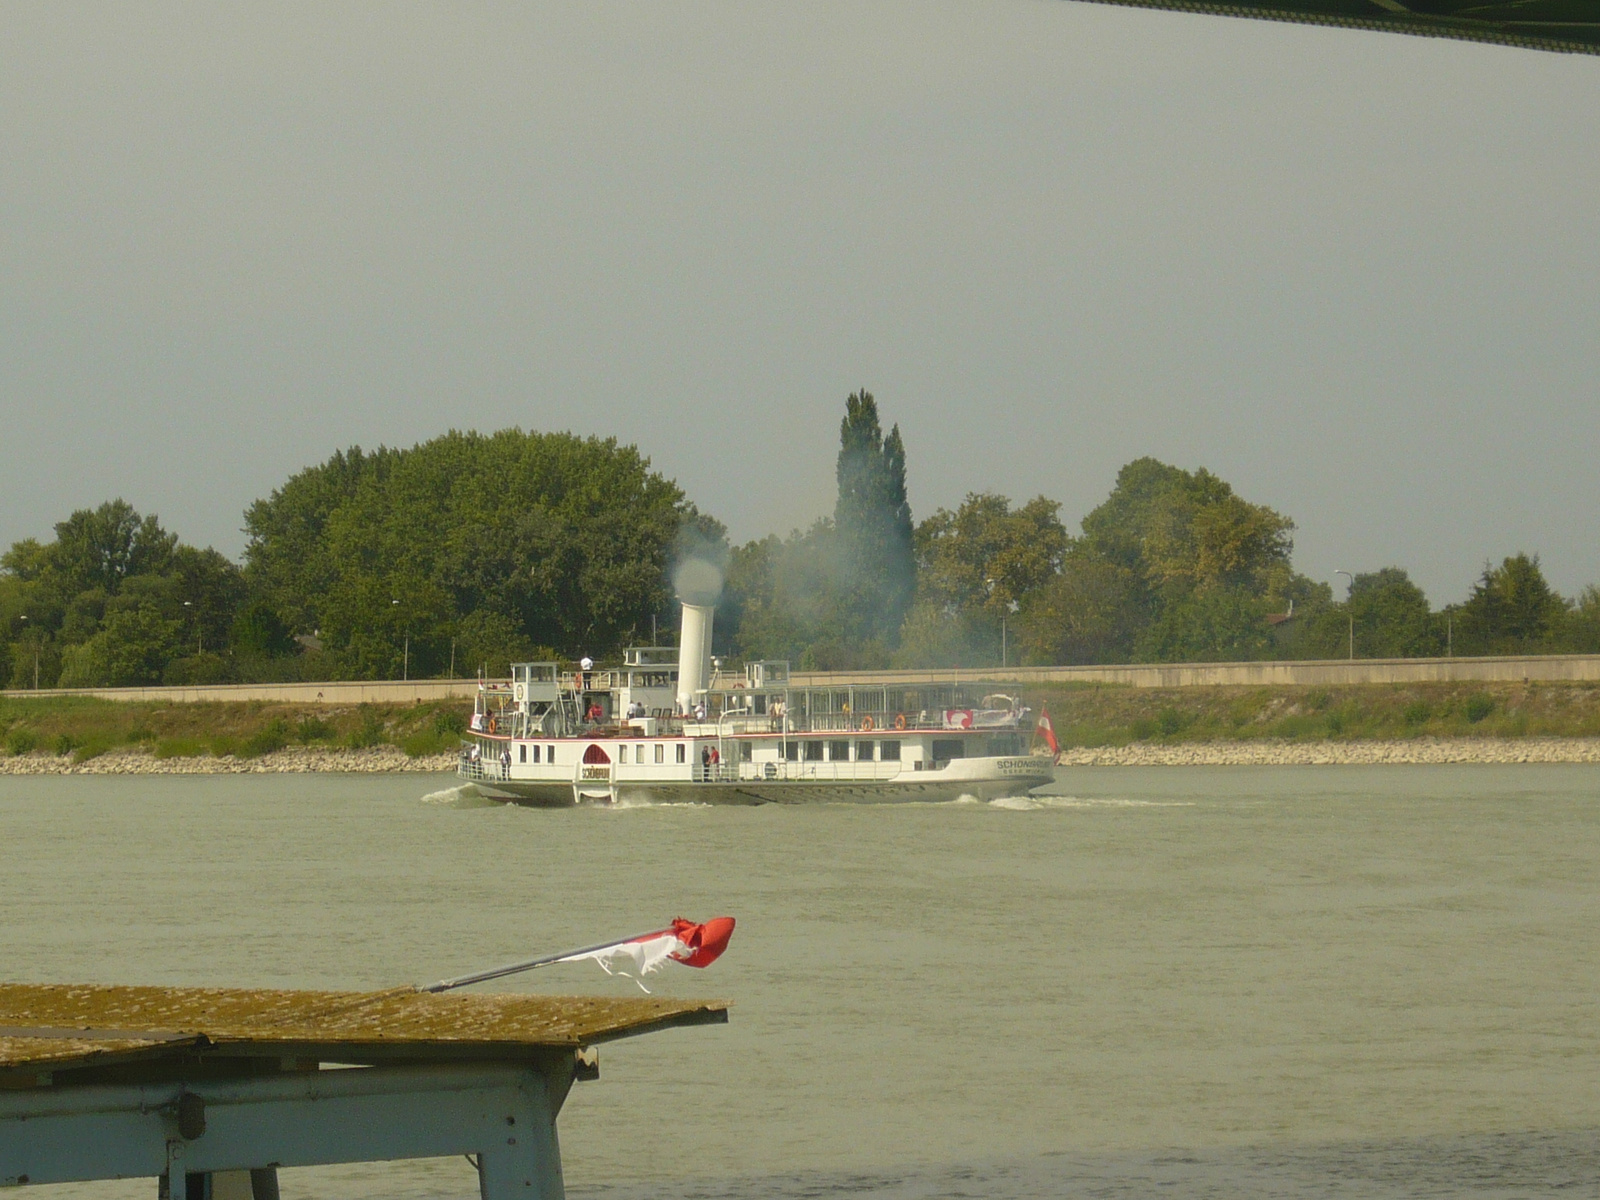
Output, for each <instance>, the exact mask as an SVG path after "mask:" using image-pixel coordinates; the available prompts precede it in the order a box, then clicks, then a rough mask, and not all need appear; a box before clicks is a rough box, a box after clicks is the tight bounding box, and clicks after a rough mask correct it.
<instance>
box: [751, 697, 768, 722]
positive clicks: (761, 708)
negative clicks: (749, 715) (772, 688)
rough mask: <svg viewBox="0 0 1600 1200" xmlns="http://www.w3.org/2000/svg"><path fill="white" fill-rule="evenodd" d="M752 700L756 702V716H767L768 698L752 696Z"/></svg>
mask: <svg viewBox="0 0 1600 1200" xmlns="http://www.w3.org/2000/svg"><path fill="white" fill-rule="evenodd" d="M750 699H751V700H753V701H754V702H755V711H756V715H757V716H758V717H759V716H765V715H766V712H767V698H766V697H765V696H752V697H750Z"/></svg>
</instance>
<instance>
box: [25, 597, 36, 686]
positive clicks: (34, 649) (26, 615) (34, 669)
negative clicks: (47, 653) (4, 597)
mask: <svg viewBox="0 0 1600 1200" xmlns="http://www.w3.org/2000/svg"><path fill="white" fill-rule="evenodd" d="M22 620H23V622H24V623H26V621H27V620H28V614H27V613H23V614H22ZM33 690H34V691H36V692H37V691H38V690H39V639H38V638H34V639H33Z"/></svg>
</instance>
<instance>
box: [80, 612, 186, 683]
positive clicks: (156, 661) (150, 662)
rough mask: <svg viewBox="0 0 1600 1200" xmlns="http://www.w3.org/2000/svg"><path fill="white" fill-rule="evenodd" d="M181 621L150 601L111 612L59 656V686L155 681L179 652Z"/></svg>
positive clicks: (159, 679)
mask: <svg viewBox="0 0 1600 1200" xmlns="http://www.w3.org/2000/svg"><path fill="white" fill-rule="evenodd" d="M182 628H183V627H182V623H181V622H179V621H173V620H168V619H167V618H165V617H163V616H162V615H161V611H160V609H159V607H158V606H157V605H155V604H152V603H140V604H134V605H125V606H121V607H117V608H114V609H112V610H110V611H109V612H108V613H107V614H106V617H105V621H104V623H103V624H102V626H101V628H100V629H99V631H98V632H96V633H95V634H94V636H93V637H91V638H89V639H88V640H87V641H85V642H82V643H80V644H78V645H76V646H72V647H70V648H69V649H68V650H67V651H66V653H65V655H64V656H63V660H62V665H61V678H60V686H62V687H129V686H133V685H136V684H149V683H160V682H161V679H162V674H163V672H164V671H165V669H166V666H167V663H168V662H169V661H170V660H171V659H173V658H174V657H176V656H177V655H178V654H179V652H180V649H181V647H180V643H179V638H180V637H181V636H182Z"/></svg>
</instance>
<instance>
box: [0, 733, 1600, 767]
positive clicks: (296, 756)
mask: <svg viewBox="0 0 1600 1200" xmlns="http://www.w3.org/2000/svg"><path fill="white" fill-rule="evenodd" d="M1431 763H1600V738H1408V739H1405V740H1396V741H1351V742H1274V741H1256V742H1179V743H1175V744H1171V745H1159V744H1152V743H1149V742H1135V743H1133V744H1131V745H1127V746H1096V747H1082V746H1079V747H1072V748H1069V749H1067V750H1064V751H1062V754H1061V759H1060V764H1061V765H1062V766H1064V767H1234V766H1361V765H1378V764H1431ZM455 767H456V755H455V754H454V753H453V752H451V753H445V754H431V755H424V756H422V757H420V758H411V757H409V756H407V755H406V754H405V752H404V751H402V750H400V749H398V748H397V747H394V746H374V747H372V748H370V749H367V750H335V749H317V748H313V747H305V746H299V747H293V748H291V749H286V750H275V751H273V752H272V753H271V754H263V755H261V756H260V757H258V758H233V757H225V758H212V757H210V756H208V755H200V756H196V757H193V758H157V757H156V756H155V755H153V754H151V753H150V752H149V751H148V750H141V749H134V748H130V747H123V748H119V749H116V750H109V751H107V752H106V753H104V754H101V755H97V756H96V757H94V758H91V759H89V760H87V761H86V762H81V763H75V762H73V761H72V756H71V755H67V754H42V753H37V752H35V753H32V754H21V755H14V756H9V757H0V775H271V774H285V773H291V774H292V773H310V772H329V773H340V772H348V773H354V774H383V773H392V772H399V771H404V772H408V773H418V774H427V773H431V774H442V773H445V772H452V771H454V770H455Z"/></svg>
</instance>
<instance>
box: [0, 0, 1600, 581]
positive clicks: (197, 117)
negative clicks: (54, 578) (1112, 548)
mask: <svg viewBox="0 0 1600 1200" xmlns="http://www.w3.org/2000/svg"><path fill="white" fill-rule="evenodd" d="M1597 112H1600V59H1596V58H1581V57H1567V56H1560V55H1550V54H1540V53H1534V52H1528V51H1519V50H1512V49H1506V48H1501V47H1485V46H1476V45H1471V44H1467V43H1458V42H1448V41H1438V40H1433V39H1420V38H1402V37H1395V36H1386V35H1380V34H1372V33H1362V32H1351V31H1342V30H1328V29H1312V28H1303V27H1297V26H1290V25H1277V24H1265V23H1256V22H1247V21H1239V20H1229V19H1224V18H1213V17H1198V16H1186V15H1176V14H1168V13H1157V12H1147V11H1140V10H1132V9H1121V8H1114V7H1101V6H1096V5H1090V4H1079V3H1071V2H1061V0H1035V2H1024V0H1016V2H998V0H997V2H991V3H982V4H979V3H964V4H954V3H944V4H936V3H918V4H910V3H877V4H868V3H862V2H860V0H852V2H850V3H841V4H819V3H816V2H814V0H807V2H806V3H803V4H784V5H777V4H749V3H746V4H678V3H664V2H662V0H650V2H648V3H638V4H632V3H616V4H593V3H584V4H574V5H551V4H537V5H528V4H514V5H505V6H497V5H489V4H477V5H462V4H458V5H444V4H440V5H434V6H413V7H405V6H400V5H383V6H375V7H369V8H362V7H358V6H357V5H354V4H341V5H310V4H302V5H296V6H293V7H275V6H271V5H266V4H251V5H230V6H216V5H194V6H191V7H165V6H155V5H143V6H135V5H106V6H103V7H92V8H91V7H84V6H79V5H76V4H67V3H52V4H48V5H24V4H11V5H7V6H5V7H3V8H0V114H3V119H0V417H3V420H0V543H4V544H9V543H10V542H11V541H12V540H14V539H16V538H19V537H24V536H28V535H34V536H47V535H48V534H49V532H50V527H51V525H52V524H53V523H54V522H55V521H58V520H60V519H62V518H63V517H64V516H65V515H66V514H67V513H68V512H69V511H70V510H72V509H73V508H76V507H83V506H87V505H92V504H96V503H98V502H100V501H101V500H104V499H107V498H109V497H111V496H115V495H121V496H124V497H126V498H127V499H128V500H129V501H130V502H132V503H133V504H134V505H135V506H136V507H138V508H139V509H141V510H142V511H152V510H153V511H156V512H159V513H160V515H161V518H162V520H163V522H164V523H165V524H166V525H167V526H168V527H169V528H171V529H174V530H176V531H178V532H179V533H181V534H182V536H183V537H184V538H185V539H187V540H190V541H194V542H197V543H200V544H207V543H210V544H215V545H216V546H217V547H218V548H219V549H221V550H224V551H226V552H228V553H230V554H237V553H238V552H239V551H240V550H241V548H242V546H243V543H244V538H243V536H242V534H241V533H240V532H239V527H240V525H241V523H242V520H241V513H242V510H243V508H244V506H245V505H246V504H247V503H248V502H249V501H250V500H251V499H252V498H254V497H257V496H261V495H265V494H266V493H267V492H268V491H269V490H270V489H271V488H273V487H274V486H276V485H277V484H279V483H280V482H282V480H284V479H285V478H286V477H287V476H288V475H289V474H291V473H292V472H294V471H295V470H297V469H299V468H301V467H303V466H306V465H308V464H310V463H313V462H318V461H321V460H323V459H325V458H326V457H327V456H328V455H329V454H330V453H332V452H333V451H334V450H335V449H338V448H340V447H344V446H347V445H350V444H352V443H359V444H361V445H363V446H374V445H376V444H378V443H380V442H384V443H388V444H390V445H410V444H412V443H413V442H415V441H418V440H421V439H425V438H428V437H431V436H433V435H435V434H437V433H440V432H442V431H444V430H446V429H449V428H451V427H456V428H476V429H481V430H492V429H496V428H501V427H504V426H506V425H512V424H517V425H522V426H524V427H531V428H536V429H572V430H575V431H577V432H580V433H599V434H605V435H616V436H617V437H619V438H622V439H624V440H627V441H634V442H637V443H638V444H639V445H640V447H641V448H642V449H643V450H644V452H645V453H647V454H648V455H649V456H650V457H651V458H652V459H653V461H654V462H655V464H656V466H657V467H658V468H660V469H661V470H662V471H664V472H665V473H666V474H668V475H670V476H672V477H674V478H676V479H677V480H678V482H679V483H680V484H681V485H682V486H683V487H684V488H685V489H686V490H687V492H688V493H689V495H690V496H691V497H692V498H693V499H694V500H695V501H696V502H697V503H699V504H700V505H701V506H702V507H704V508H706V509H708V510H709V511H711V512H713V513H714V514H716V515H717V516H719V517H721V518H722V519H723V520H724V521H726V522H727V524H728V526H729V527H730V529H731V531H732V533H733V535H734V537H735V538H737V539H740V540H743V539H746V538H750V537H754V536H758V535H761V534H764V533H766V532H769V531H786V530H787V529H789V528H790V527H792V526H794V525H798V524H804V523H806V522H808V521H809V520H810V519H811V518H813V517H815V516H817V515H819V514H821V513H823V512H826V511H829V510H831V506H832V491H833V456H834V453H835V450H836V447H837V426H838V420H839V416H840V414H841V412H842V406H843V400H844V397H845V395H846V393H847V392H849V391H850V390H852V389H854V388H856V387H860V386H865V387H867V388H869V389H870V390H871V391H873V392H874V393H875V394H876V396H877V397H878V401H879V405H880V408H881V410H882V412H883V414H884V416H885V418H886V420H887V421H893V422H898V423H899V425H900V427H901V429H902V431H903V433H904V434H905V439H906V444H907V448H908V454H909V460H910V472H911V498H912V504H913V506H914V509H915V511H916V514H917V516H918V517H919V518H920V517H922V516H925V515H927V514H928V513H929V512H931V511H932V510H933V509H934V508H935V507H938V506H941V505H945V506H949V505H954V504H956V503H958V502H959V501H960V500H961V498H962V496H963V495H964V494H965V493H966V492H968V491H971V490H995V491H1000V492H1004V493H1006V494H1008V495H1010V496H1012V497H1014V498H1016V499H1018V500H1022V499H1026V498H1027V497H1029V496H1032V495H1034V494H1037V493H1040V492H1043V493H1044V494H1046V495H1048V496H1051V497H1053V498H1055V499H1059V500H1061V501H1062V502H1063V516H1064V517H1065V519H1066V520H1067V522H1068V524H1069V525H1072V526H1076V523H1077V521H1078V519H1079V518H1080V517H1081V516H1082V515H1083V513H1084V512H1086V511H1087V510H1088V509H1089V508H1091V507H1093V505H1095V504H1096V503H1098V502H1099V501H1100V500H1101V499H1102V498H1103V497H1104V495H1105V493H1106V492H1107V490H1108V489H1109V488H1110V486H1111V484H1112V480H1113V478H1114V476H1115V473H1116V470H1117V468H1118V467H1119V466H1121V465H1122V464H1123V463H1124V462H1126V461H1128V460H1129V459H1132V458H1135V457H1137V456H1139V455H1144V454H1153V455H1156V456H1158V457H1160V458H1162V459H1165V460H1167V461H1169V462H1174V463H1178V464H1180V465H1183V466H1186V467H1194V466H1199V465H1204V466H1207V467H1210V468H1211V469H1212V470H1214V471H1216V472H1218V473H1219V474H1220V475H1222V476H1223V477H1224V478H1226V479H1228V480H1229V481H1230V482H1232V483H1233V484H1234V485H1235V487H1237V488H1238V489H1239V490H1240V491H1241V492H1242V493H1243V494H1244V495H1245V496H1246V497H1248V498H1249V499H1251V500H1256V501H1262V502H1265V503H1269V504H1271V505H1273V506H1275V507H1277V508H1279V509H1281V510H1282V511H1284V512H1286V513H1288V514H1289V515H1291V516H1292V517H1293V518H1294V519H1295V520H1296V521H1297V522H1298V524H1299V533H1298V537H1297V549H1296V554H1295V559H1296V563H1297V565H1298V566H1299V567H1300V569H1301V570H1303V571H1305V572H1306V573H1308V574H1310V575H1313V576H1317V577H1320V578H1329V577H1330V575H1331V573H1332V571H1333V570H1334V569H1335V568H1339V567H1343V568H1345V569H1347V570H1370V569H1375V568H1377V567H1381V566H1384V565H1388V564H1400V565H1403V566H1406V567H1408V568H1409V569H1410V570H1411V571H1412V573H1413V575H1414V576H1415V577H1416V578H1417V580H1418V581H1419V582H1420V583H1421V584H1422V585H1423V586H1424V587H1425V588H1426V589H1427V591H1428V593H1429V595H1430V597H1431V598H1432V599H1433V600H1434V601H1435V602H1443V601H1447V600H1451V599H1459V598H1461V597H1462V596H1464V595H1465V593H1466V590H1467V588H1468V586H1469V584H1470V582H1471V580H1472V578H1473V577H1474V576H1475V575H1476V573H1477V572H1478V570H1479V569H1480V568H1481V565H1482V563H1483V560H1484V559H1485V558H1487V557H1495V558H1498V557H1499V556H1501V555H1504V554H1507V553H1510V552H1513V551H1516V550H1519V549H1527V550H1530V551H1538V552H1539V553H1540V554H1541V555H1542V556H1543V560H1544V563H1545V566H1546V568H1547V569H1548V571H1549V574H1550V576H1551V578H1552V580H1553V581H1554V582H1555V583H1556V584H1557V585H1558V586H1559V587H1561V588H1562V589H1564V590H1566V591H1568V592H1569V593H1570V592H1574V591H1576V590H1577V589H1578V588H1579V587H1581V586H1582V585H1583V584H1586V583H1589V582H1594V581H1600V470H1597V469H1596V461H1595V460H1596V450H1597V447H1600V404H1597V402H1596V401H1597V381H1600V296H1597V291H1600V122H1597V121H1596V120H1595V114H1596V113H1597Z"/></svg>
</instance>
